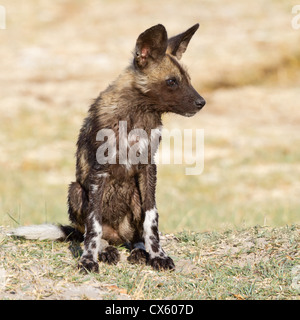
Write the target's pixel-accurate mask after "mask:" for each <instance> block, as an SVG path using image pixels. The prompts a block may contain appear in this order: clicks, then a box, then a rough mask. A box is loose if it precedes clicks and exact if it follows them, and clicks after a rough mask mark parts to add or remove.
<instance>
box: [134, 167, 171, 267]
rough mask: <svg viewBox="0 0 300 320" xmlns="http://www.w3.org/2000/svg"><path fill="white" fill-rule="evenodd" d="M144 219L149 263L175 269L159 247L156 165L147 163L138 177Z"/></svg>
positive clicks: (144, 235) (153, 265)
mask: <svg viewBox="0 0 300 320" xmlns="http://www.w3.org/2000/svg"><path fill="white" fill-rule="evenodd" d="M140 188H141V194H142V201H143V210H144V212H145V220H144V224H143V238H144V242H145V247H146V250H147V251H148V253H149V256H150V260H149V263H150V265H151V266H152V267H153V268H154V269H156V270H160V269H175V265H174V262H173V260H172V259H171V258H170V257H168V256H167V254H166V253H165V251H164V250H163V248H162V247H161V244H160V240H159V233H158V212H157V209H156V201H155V190H156V165H155V164H149V165H147V166H146V167H145V170H144V172H143V174H142V176H141V179H140Z"/></svg>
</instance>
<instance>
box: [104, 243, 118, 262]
mask: <svg viewBox="0 0 300 320" xmlns="http://www.w3.org/2000/svg"><path fill="white" fill-rule="evenodd" d="M99 260H100V261H102V262H105V263H108V264H117V263H118V262H119V261H120V253H119V251H118V249H117V248H115V247H113V246H108V247H106V248H105V250H104V251H102V252H100V253H99Z"/></svg>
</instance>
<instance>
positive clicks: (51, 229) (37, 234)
mask: <svg viewBox="0 0 300 320" xmlns="http://www.w3.org/2000/svg"><path fill="white" fill-rule="evenodd" d="M8 235H10V236H17V237H24V238H25V239H36V240H58V239H64V238H65V234H64V233H63V231H62V230H61V229H60V227H58V226H56V225H53V224H40V225H32V226H27V227H19V228H16V229H13V230H12V231H11V232H10V233H9V234H8Z"/></svg>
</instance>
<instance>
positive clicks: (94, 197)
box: [79, 172, 107, 272]
mask: <svg viewBox="0 0 300 320" xmlns="http://www.w3.org/2000/svg"><path fill="white" fill-rule="evenodd" d="M106 176H107V174H106V173H102V174H101V173H99V172H98V173H97V172H93V173H92V174H91V179H90V181H91V182H90V186H89V209H88V214H87V216H86V219H85V233H84V251H83V254H82V256H81V259H80V262H79V268H81V269H82V270H85V271H92V272H97V271H98V270H99V267H98V262H97V260H98V253H99V252H100V251H101V247H100V246H101V238H102V212H101V210H102V209H101V208H102V206H101V201H102V197H103V190H104V184H105V181H106Z"/></svg>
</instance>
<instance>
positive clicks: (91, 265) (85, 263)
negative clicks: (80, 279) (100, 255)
mask: <svg viewBox="0 0 300 320" xmlns="http://www.w3.org/2000/svg"><path fill="white" fill-rule="evenodd" d="M78 268H79V269H80V271H81V272H99V265H98V262H96V261H94V260H93V258H92V257H89V256H87V257H84V256H83V257H81V259H80V261H79V264H78Z"/></svg>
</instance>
